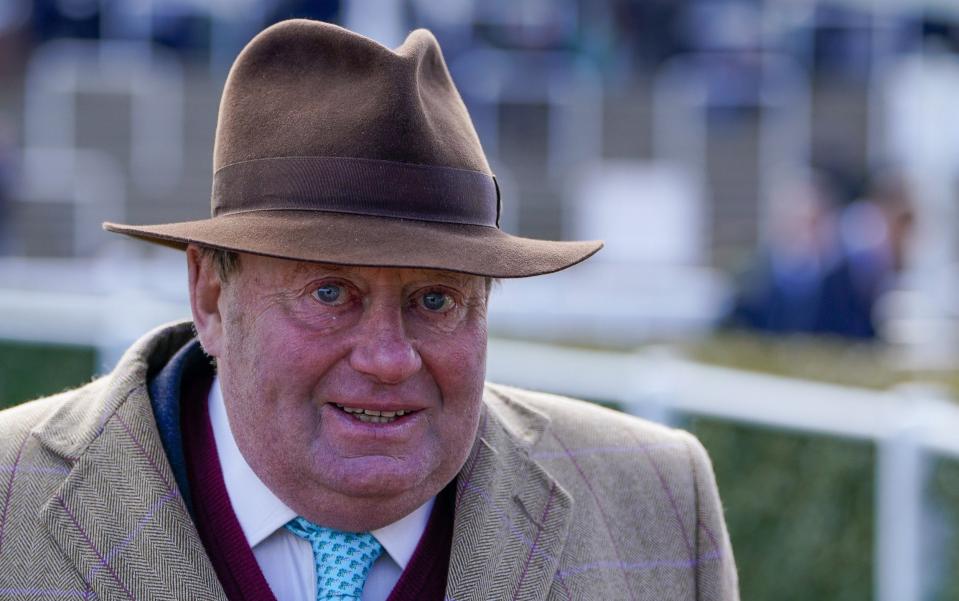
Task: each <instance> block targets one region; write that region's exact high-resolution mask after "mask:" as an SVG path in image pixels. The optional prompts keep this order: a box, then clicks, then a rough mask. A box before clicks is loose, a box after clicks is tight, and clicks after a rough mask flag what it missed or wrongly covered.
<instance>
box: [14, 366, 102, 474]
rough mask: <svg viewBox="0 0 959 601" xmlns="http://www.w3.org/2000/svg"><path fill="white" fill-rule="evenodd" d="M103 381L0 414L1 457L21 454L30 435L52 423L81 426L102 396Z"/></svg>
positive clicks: (37, 400)
mask: <svg viewBox="0 0 959 601" xmlns="http://www.w3.org/2000/svg"><path fill="white" fill-rule="evenodd" d="M103 384H104V382H103V379H100V380H94V381H92V382H90V383H88V384H86V385H84V386H80V387H79V388H74V389H71V390H66V391H64V392H61V393H59V394H55V395H52V396H48V397H44V398H39V399H35V400H32V401H28V402H26V403H23V404H20V405H16V406H14V407H11V408H9V409H5V410H3V411H0V432H3V434H4V435H3V436H2V437H0V456H3V457H6V456H7V455H10V454H17V453H21V452H22V448H23V447H24V446H25V444H26V443H27V442H28V439H29V438H30V436H31V434H32V433H33V432H35V431H36V430H38V429H41V428H43V427H44V426H46V425H48V424H49V423H51V421H52V420H57V421H62V422H65V423H69V422H73V423H77V424H80V423H82V422H84V421H85V418H86V416H87V414H88V413H90V411H91V410H92V408H93V405H95V399H97V398H99V396H100V395H101V393H102V388H103Z"/></svg>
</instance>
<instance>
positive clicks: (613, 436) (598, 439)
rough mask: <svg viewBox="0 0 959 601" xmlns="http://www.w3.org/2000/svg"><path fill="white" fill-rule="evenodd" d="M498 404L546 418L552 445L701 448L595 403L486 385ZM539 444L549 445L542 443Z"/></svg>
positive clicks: (678, 433)
mask: <svg viewBox="0 0 959 601" xmlns="http://www.w3.org/2000/svg"><path fill="white" fill-rule="evenodd" d="M487 388H488V390H489V391H490V392H491V393H492V394H493V395H495V396H496V397H497V398H498V399H499V401H500V402H502V403H504V404H507V405H514V406H520V407H525V408H527V409H528V410H532V411H535V412H537V413H540V414H542V415H543V416H545V417H546V419H547V420H548V422H549V426H548V428H547V432H546V436H545V437H544V438H547V439H548V438H549V437H552V438H553V439H554V442H556V443H560V442H562V443H563V444H565V443H566V442H567V441H568V443H569V444H573V445H577V446H580V445H585V444H590V443H601V444H603V445H605V446H607V447H614V446H622V447H637V446H645V447H649V446H657V445H659V446H667V447H668V446H676V447H677V448H683V447H686V446H689V445H692V446H695V447H700V445H699V443H698V441H697V440H696V438H695V437H694V436H693V435H692V434H690V433H688V432H686V431H684V430H679V429H676V428H670V427H668V426H664V425H662V424H657V423H655V422H651V421H649V420H645V419H642V418H639V417H636V416H634V415H630V414H628V413H624V412H622V411H617V410H615V409H611V408H609V407H605V406H602V405H599V404H597V403H593V402H589V401H583V400H579V399H573V398H569V397H565V396H561V395H556V394H550V393H546V392H537V391H532V390H524V389H520V388H513V387H511V386H504V385H501V384H487ZM539 444H541V445H542V444H549V440H541V441H540V443H539Z"/></svg>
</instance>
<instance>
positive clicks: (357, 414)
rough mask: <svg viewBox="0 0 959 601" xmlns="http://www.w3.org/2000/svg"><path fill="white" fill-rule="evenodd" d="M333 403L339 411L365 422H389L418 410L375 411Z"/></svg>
mask: <svg viewBox="0 0 959 601" xmlns="http://www.w3.org/2000/svg"><path fill="white" fill-rule="evenodd" d="M335 405H336V408H337V409H339V410H340V411H343V412H344V413H346V414H347V415H349V416H351V417H352V418H354V419H356V420H357V421H361V422H363V423H367V424H390V423H393V422H395V421H396V420H398V419H401V418H403V417H405V416H408V415H412V414H413V413H417V412H418V410H402V411H377V410H375V409H364V408H363V407H347V406H345V405H341V404H339V403H335Z"/></svg>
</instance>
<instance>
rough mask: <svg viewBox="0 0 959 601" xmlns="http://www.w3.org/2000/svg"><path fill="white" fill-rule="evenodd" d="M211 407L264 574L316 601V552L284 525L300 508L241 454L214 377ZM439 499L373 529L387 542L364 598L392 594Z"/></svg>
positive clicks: (219, 446)
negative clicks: (274, 488)
mask: <svg viewBox="0 0 959 601" xmlns="http://www.w3.org/2000/svg"><path fill="white" fill-rule="evenodd" d="M209 411H210V421H211V422H212V424H213V438H214V440H215V441H216V453H217V456H218V457H219V458H220V468H221V469H222V470H223V480H224V482H225V483H226V491H227V494H228V495H229V497H230V504H231V505H232V506H233V512H234V513H235V514H236V519H237V521H239V522H240V528H241V529H242V530H243V534H244V535H245V536H246V542H247V543H248V544H249V545H250V548H251V549H253V555H254V556H255V557H256V562H257V563H258V564H259V566H260V570H262V571H263V576H264V577H266V581H267V583H268V584H269V585H270V588H271V589H272V590H273V594H274V595H275V596H276V598H277V601H313V600H314V599H316V577H315V569H314V564H313V550H312V549H311V548H310V544H309V543H308V542H307V541H305V540H303V539H302V538H300V537H298V536H296V535H295V534H293V533H292V532H290V531H289V530H287V529H286V528H284V527H283V526H284V524H286V523H287V522H289V521H290V520H292V519H293V518H295V517H296V512H294V511H293V510H292V509H290V508H289V507H287V506H286V504H285V503H283V501H281V500H280V499H278V498H277V497H276V495H274V494H273V492H272V491H271V490H270V489H269V488H267V486H266V485H265V484H263V481H262V480H260V478H259V477H258V476H257V475H256V474H255V473H254V472H253V468H251V467H250V465H249V464H248V463H247V462H246V459H244V458H243V455H242V454H240V449H239V448H238V447H237V446H236V440H235V439H234V438H233V432H232V430H230V423H229V419H228V417H227V414H226V405H224V403H223V392H222V391H221V390H220V381H219V379H218V378H214V380H213V386H212V388H210V397H209ZM434 501H435V497H433V498H431V499H430V500H429V501H427V502H426V503H424V504H423V505H421V506H420V507H419V508H418V509H416V510H415V511H413V513H411V514H409V515H407V516H406V517H404V518H403V519H401V520H399V521H397V522H393V523H392V524H389V525H387V526H384V527H383V528H380V529H378V530H374V531H373V532H371V534H372V535H373V536H374V537H376V540H378V541H379V542H380V544H381V545H383V550H384V553H383V554H382V555H380V557H379V559H377V560H376V562H375V563H374V564H373V568H372V569H371V570H370V574H369V577H368V578H367V580H366V586H364V587H363V597H362V601H385V599H386V598H387V597H389V595H390V592H391V591H392V590H393V587H394V586H395V585H396V582H397V581H398V580H399V579H400V574H402V573H403V570H404V569H405V568H406V564H407V563H409V561H410V558H411V557H413V551H415V550H416V544H417V543H418V542H419V540H420V537H421V536H422V535H423V531H424V530H425V529H426V522H427V521H429V517H430V511H431V510H432V509H433V502H434Z"/></svg>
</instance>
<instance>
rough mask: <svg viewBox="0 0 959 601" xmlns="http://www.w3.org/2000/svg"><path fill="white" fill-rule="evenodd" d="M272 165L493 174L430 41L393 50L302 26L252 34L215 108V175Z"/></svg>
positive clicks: (412, 38)
mask: <svg viewBox="0 0 959 601" xmlns="http://www.w3.org/2000/svg"><path fill="white" fill-rule="evenodd" d="M278 157H350V158H362V159H374V160H382V161H395V162H401V163H415V164H420V165H435V166H443V167H454V168H458V169H468V170H472V171H479V172H482V173H486V174H489V173H490V168H489V165H488V163H487V161H486V157H485V156H484V154H483V150H482V146H481V145H480V142H479V138H478V136H477V135H476V131H475V129H474V128H473V125H472V122H471V121H470V118H469V114H468V112H467V110H466V106H465V105H464V104H463V101H462V99H461V98H460V95H459V93H458V92H457V91H456V87H455V86H454V85H453V81H452V79H451V77H450V74H449V71H448V70H447V67H446V63H445V61H444V60H443V55H442V52H441V50H440V47H439V44H438V43H437V41H436V39H435V38H434V37H433V35H432V34H431V33H430V32H428V31H426V30H423V29H420V30H416V31H414V32H412V33H411V34H410V35H409V37H407V39H406V41H405V42H404V43H403V45H402V46H400V47H399V48H397V49H396V50H395V51H394V50H390V49H389V48H386V47H385V46H383V45H381V44H379V43H377V42H374V41H373V40H371V39H369V38H366V37H364V36H361V35H359V34H356V33H353V32H351V31H348V30H346V29H343V28H341V27H338V26H336V25H331V24H328V23H323V22H319V21H309V20H305V19H294V20H290V21H283V22H281V23H278V24H276V25H273V26H272V27H269V28H268V29H266V30H264V31H263V32H261V33H260V34H259V35H257V36H256V37H255V38H254V39H253V40H252V41H251V42H250V43H249V44H248V45H247V47H246V48H244V50H243V51H242V52H241V53H240V55H239V57H237V60H236V61H235V62H234V64H233V67H232V69H231V70H230V74H229V76H228V78H227V82H226V86H225V89H224V92H223V98H222V101H221V103H220V113H219V120H218V123H217V134H216V142H215V148H214V161H213V164H214V171H217V170H219V169H221V168H223V167H226V166H228V165H232V164H235V163H240V162H243V161H250V160H253V159H264V158H278Z"/></svg>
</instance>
